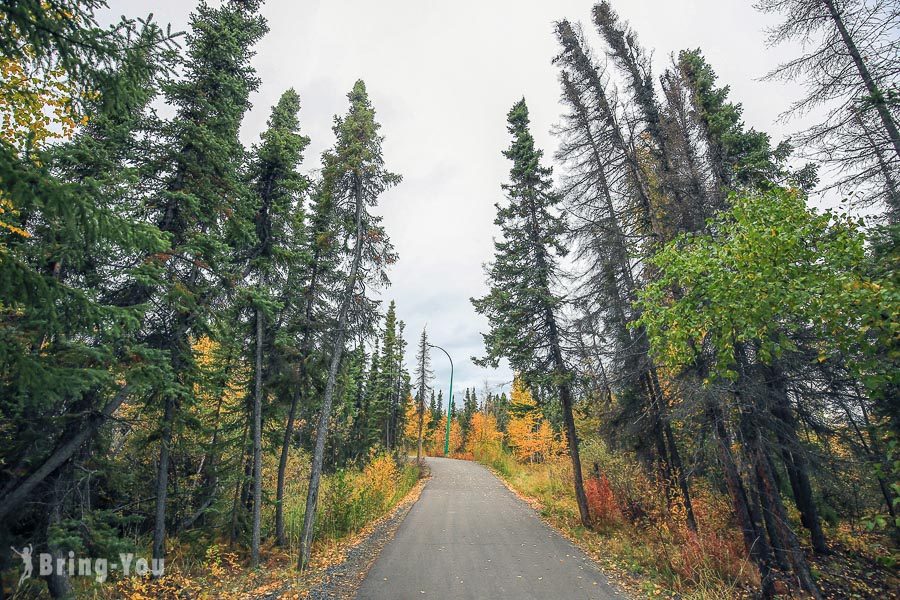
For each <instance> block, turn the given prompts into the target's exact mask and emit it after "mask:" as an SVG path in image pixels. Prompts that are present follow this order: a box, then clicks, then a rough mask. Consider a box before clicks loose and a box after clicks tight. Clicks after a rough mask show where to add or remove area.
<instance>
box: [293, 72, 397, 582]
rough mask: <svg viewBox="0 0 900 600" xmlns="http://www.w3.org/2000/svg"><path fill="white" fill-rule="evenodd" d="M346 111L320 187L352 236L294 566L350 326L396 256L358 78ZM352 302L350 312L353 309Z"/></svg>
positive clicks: (391, 181)
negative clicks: (380, 205)
mask: <svg viewBox="0 0 900 600" xmlns="http://www.w3.org/2000/svg"><path fill="white" fill-rule="evenodd" d="M348 98H349V100H350V110H349V112H348V113H347V115H346V116H345V117H338V118H335V124H334V127H333V130H334V133H335V136H336V138H337V141H336V142H335V145H334V148H333V149H332V150H330V151H328V152H326V153H325V155H324V156H323V164H324V168H323V175H322V177H323V188H324V193H325V194H327V195H328V196H329V197H330V199H331V201H332V202H333V204H334V211H335V214H336V223H337V224H338V227H339V231H340V235H341V236H342V237H343V238H344V239H348V240H350V243H351V244H352V245H350V246H349V247H348V249H347V253H348V255H347V256H346V261H347V262H348V263H349V264H348V270H347V276H346V282H345V284H344V288H343V291H342V293H341V296H340V298H339V302H340V305H339V309H338V317H337V322H336V323H335V329H334V331H333V333H332V338H331V358H330V364H329V369H328V379H327V382H326V387H325V392H324V395H323V400H322V407H321V409H320V412H319V419H318V425H317V427H316V441H315V447H314V449H313V459H312V466H311V469H310V479H309V488H308V492H307V498H306V512H305V514H304V517H303V531H302V533H301V540H300V557H299V563H298V566H299V567H300V568H303V567H304V566H305V565H306V564H307V563H308V562H309V555H310V550H311V549H312V541H313V524H314V522H315V515H316V505H317V503H318V498H319V482H320V480H321V477H322V467H323V460H324V453H325V439H326V437H327V435H328V428H329V422H330V419H331V405H332V401H333V396H334V387H335V380H336V377H337V373H338V369H339V368H340V364H341V357H342V354H343V351H344V341H345V336H346V333H347V327H348V324H352V323H357V324H359V323H365V322H366V320H369V321H368V322H371V311H372V309H373V307H374V301H372V300H371V299H369V298H367V297H366V295H365V294H366V289H367V288H371V287H372V286H376V287H377V286H379V285H384V284H386V283H387V276H386V274H385V272H384V269H385V267H387V266H388V265H390V264H392V263H393V262H394V261H395V260H396V256H395V255H394V252H393V247H392V246H391V244H390V241H389V240H388V237H387V234H386V233H385V231H384V229H383V228H382V227H381V225H380V218H378V217H375V216H373V215H372V214H370V213H369V211H368V208H369V207H371V206H375V205H376V204H377V202H378V198H379V196H380V195H381V194H382V193H383V192H384V191H385V190H387V189H388V188H390V187H391V186H393V185H395V184H397V183H399V181H400V177H399V176H398V175H395V174H393V173H391V172H389V171H387V170H386V169H385V168H384V160H383V157H382V149H381V142H382V138H381V136H380V135H379V133H378V130H379V128H380V125H379V124H378V123H377V122H376V121H375V111H374V110H373V108H372V105H371V103H370V101H369V97H368V94H367V92H366V86H365V84H364V83H363V82H362V80H360V81H357V82H356V84H355V85H354V86H353V90H352V91H351V92H350V93H349V94H348ZM351 305H352V306H353V308H354V310H353V311H352V312H351V310H350V309H351Z"/></svg>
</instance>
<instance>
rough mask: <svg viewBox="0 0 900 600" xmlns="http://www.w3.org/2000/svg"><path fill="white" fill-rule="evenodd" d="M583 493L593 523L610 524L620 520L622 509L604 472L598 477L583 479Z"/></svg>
mask: <svg viewBox="0 0 900 600" xmlns="http://www.w3.org/2000/svg"><path fill="white" fill-rule="evenodd" d="M584 493H585V495H586V496H587V501H588V508H589V509H590V513H591V520H593V522H594V523H596V524H598V525H603V526H610V525H614V524H616V523H618V522H619V521H620V519H621V518H622V511H621V510H620V509H619V503H618V501H617V500H616V496H615V494H613V490H612V486H610V485H609V479H608V478H607V477H606V474H605V473H604V474H601V475H600V477H590V478H589V479H588V480H587V481H585V482H584Z"/></svg>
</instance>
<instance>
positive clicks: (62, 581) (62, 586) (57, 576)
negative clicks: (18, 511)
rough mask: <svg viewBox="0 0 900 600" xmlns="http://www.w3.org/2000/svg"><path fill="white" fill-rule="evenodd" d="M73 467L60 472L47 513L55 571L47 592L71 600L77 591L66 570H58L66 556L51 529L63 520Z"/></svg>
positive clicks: (49, 579)
mask: <svg viewBox="0 0 900 600" xmlns="http://www.w3.org/2000/svg"><path fill="white" fill-rule="evenodd" d="M71 468H72V466H71V465H67V466H65V467H63V468H62V469H60V472H59V473H58V475H57V476H56V479H55V480H54V481H53V490H52V492H51V500H50V507H49V509H50V510H49V511H48V513H47V547H48V549H49V550H50V555H51V556H52V557H53V570H52V571H51V572H50V574H49V575H47V576H46V581H47V590H48V591H49V592H50V595H51V596H52V597H53V598H59V599H69V598H74V597H75V591H74V590H73V589H72V583H71V582H70V581H69V576H68V574H67V573H66V570H65V569H58V568H57V565H58V564H59V561H65V560H66V558H67V557H66V555H65V554H64V553H63V550H62V548H60V547H59V546H57V545H56V544H55V543H53V541H52V540H51V539H50V533H51V529H52V528H54V527H57V526H59V525H60V524H61V523H62V520H63V504H64V502H65V495H66V489H65V488H66V486H67V485H68V484H69V480H70V469H71Z"/></svg>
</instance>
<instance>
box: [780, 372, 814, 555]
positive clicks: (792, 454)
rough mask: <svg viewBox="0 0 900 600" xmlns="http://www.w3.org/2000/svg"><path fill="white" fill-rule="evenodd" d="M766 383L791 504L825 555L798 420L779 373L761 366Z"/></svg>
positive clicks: (812, 539)
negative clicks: (801, 445) (770, 397)
mask: <svg viewBox="0 0 900 600" xmlns="http://www.w3.org/2000/svg"><path fill="white" fill-rule="evenodd" d="M764 375H765V376H766V385H767V387H768V389H769V390H770V392H771V394H772V414H773V415H774V416H775V418H777V419H778V420H779V421H780V423H778V424H777V425H776V427H775V432H776V436H777V438H778V443H779V444H780V445H781V456H782V460H783V461H784V466H785V469H786V470H787V475H788V479H789V480H790V484H791V491H792V492H793V495H794V503H795V504H796V505H797V510H798V511H799V512H800V519H801V522H802V523H803V526H804V527H805V528H806V529H808V530H809V534H810V540H811V542H812V547H813V550H815V551H816V553H818V554H827V553H828V552H829V550H828V544H827V543H826V542H825V534H824V532H823V531H822V523H821V521H820V520H819V513H818V510H816V504H815V501H814V499H813V492H812V484H811V483H810V481H809V462H808V461H807V460H806V454H805V453H804V450H803V448H801V447H800V438H799V437H798V436H797V420H796V418H795V417H794V413H793V411H792V410H791V407H790V403H789V400H788V396H787V390H786V389H785V383H784V379H783V378H782V376H781V373H780V372H779V371H778V370H777V369H776V368H774V367H764Z"/></svg>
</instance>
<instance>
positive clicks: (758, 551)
mask: <svg viewBox="0 0 900 600" xmlns="http://www.w3.org/2000/svg"><path fill="white" fill-rule="evenodd" d="M706 415H707V420H708V421H709V424H710V426H711V427H712V429H713V432H714V433H715V436H716V450H717V453H718V457H719V462H720V464H721V466H722V472H723V474H724V475H725V486H726V487H727V488H728V494H729V495H730V496H731V504H732V506H733V508H734V513H735V516H736V517H737V521H738V525H739V526H740V528H741V532H742V533H743V536H744V548H745V549H746V551H747V555H748V556H750V558H752V559H753V562H755V563H756V567H757V569H758V570H759V576H760V587H761V589H762V595H763V597H764V598H771V597H773V595H774V593H775V590H774V587H773V583H774V581H773V579H772V570H771V568H770V566H769V565H770V563H771V560H772V551H771V548H770V547H769V544H768V542H767V541H766V538H765V536H764V535H762V532H761V531H760V529H759V527H758V525H757V522H756V520H755V519H754V517H753V511H752V509H751V506H750V498H749V497H748V495H747V488H746V487H745V486H744V482H743V479H742V478H741V474H740V471H739V470H738V467H737V463H736V461H735V459H734V456H733V455H732V453H731V436H730V435H728V429H727V428H726V426H725V416H724V414H723V413H722V409H721V407H720V406H719V404H718V402H717V401H716V400H715V399H713V398H710V399H708V400H707V409H706Z"/></svg>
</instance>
